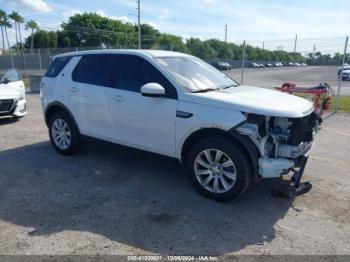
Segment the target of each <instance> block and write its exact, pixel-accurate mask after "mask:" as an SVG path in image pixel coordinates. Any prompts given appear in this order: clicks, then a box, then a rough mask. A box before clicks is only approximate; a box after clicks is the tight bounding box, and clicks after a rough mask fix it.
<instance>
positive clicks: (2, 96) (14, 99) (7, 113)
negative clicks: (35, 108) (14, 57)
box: [0, 69, 27, 118]
mask: <svg viewBox="0 0 350 262" xmlns="http://www.w3.org/2000/svg"><path fill="white" fill-rule="evenodd" d="M10 71H11V72H10ZM9 72H10V74H9ZM16 74H17V75H18V78H17V77H16ZM26 114H27V109H26V100H25V86H24V83H23V81H22V80H21V78H20V76H19V74H18V73H17V71H16V70H15V69H10V70H9V71H8V72H7V73H6V74H5V75H4V77H3V78H2V80H1V83H0V117H17V118H20V117H23V116H25V115H26Z"/></svg>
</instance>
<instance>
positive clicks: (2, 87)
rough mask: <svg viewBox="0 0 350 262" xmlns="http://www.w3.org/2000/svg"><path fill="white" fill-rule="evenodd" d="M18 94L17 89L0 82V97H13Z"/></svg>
mask: <svg viewBox="0 0 350 262" xmlns="http://www.w3.org/2000/svg"><path fill="white" fill-rule="evenodd" d="M20 95H21V93H20V92H19V91H18V90H16V89H14V88H12V87H9V86H7V85H6V84H0V99H13V98H16V97H18V96H20Z"/></svg>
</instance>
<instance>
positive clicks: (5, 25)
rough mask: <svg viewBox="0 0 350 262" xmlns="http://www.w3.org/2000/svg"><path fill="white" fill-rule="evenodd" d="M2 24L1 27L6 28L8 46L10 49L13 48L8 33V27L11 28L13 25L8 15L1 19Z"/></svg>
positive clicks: (0, 23)
mask: <svg viewBox="0 0 350 262" xmlns="http://www.w3.org/2000/svg"><path fill="white" fill-rule="evenodd" d="M0 25H1V27H2V28H3V29H4V31H5V36H6V40H7V46H8V48H9V50H10V49H11V46H10V41H9V37H8V35H7V28H11V27H12V25H11V23H10V21H9V19H8V18H7V16H5V17H3V18H2V19H1V21H0Z"/></svg>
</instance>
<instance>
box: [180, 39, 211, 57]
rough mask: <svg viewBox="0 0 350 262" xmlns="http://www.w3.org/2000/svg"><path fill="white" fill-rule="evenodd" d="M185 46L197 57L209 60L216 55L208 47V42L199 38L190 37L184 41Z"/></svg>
mask: <svg viewBox="0 0 350 262" xmlns="http://www.w3.org/2000/svg"><path fill="white" fill-rule="evenodd" d="M186 46H187V48H188V49H189V51H190V53H191V54H192V55H194V56H198V57H199V58H202V59H205V60H209V59H213V58H215V56H216V53H215V51H214V50H213V49H212V48H211V47H210V45H209V43H208V42H203V41H201V40H200V39H199V38H190V39H188V40H187V41H186Z"/></svg>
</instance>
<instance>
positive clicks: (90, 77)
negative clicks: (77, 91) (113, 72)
mask: <svg viewBox="0 0 350 262" xmlns="http://www.w3.org/2000/svg"><path fill="white" fill-rule="evenodd" d="M110 57H111V56H110V55H107V54H101V55H84V56H83V57H82V58H81V59H80V61H79V63H78V64H77V66H76V67H75V69H74V71H73V73H72V79H73V81H74V82H79V83H85V84H90V85H99V86H110V81H109V61H110Z"/></svg>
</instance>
